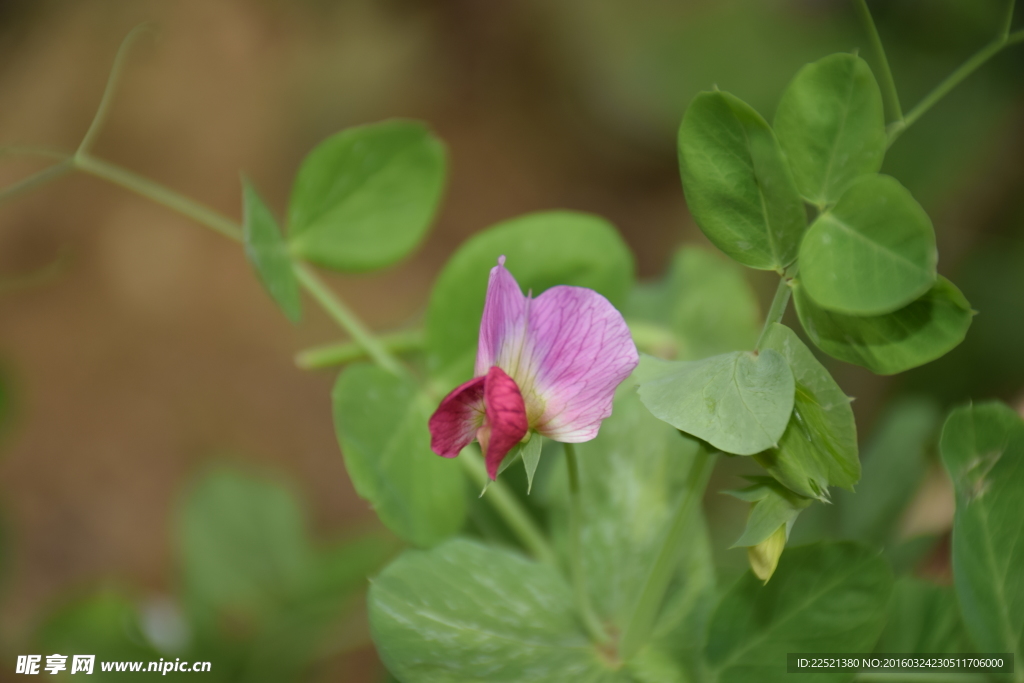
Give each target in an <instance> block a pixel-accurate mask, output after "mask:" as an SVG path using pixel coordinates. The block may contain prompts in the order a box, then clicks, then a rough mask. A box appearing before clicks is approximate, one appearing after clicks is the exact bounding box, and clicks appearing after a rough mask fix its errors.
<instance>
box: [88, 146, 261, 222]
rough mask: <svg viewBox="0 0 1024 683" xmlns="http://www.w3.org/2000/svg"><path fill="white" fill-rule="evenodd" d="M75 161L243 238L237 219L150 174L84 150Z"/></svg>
mask: <svg viewBox="0 0 1024 683" xmlns="http://www.w3.org/2000/svg"><path fill="white" fill-rule="evenodd" d="M74 165H75V168H77V169H79V170H81V171H83V172H85V173H88V174H89V175H92V176H95V177H97V178H102V179H103V180H106V181H108V182H111V183H113V184H115V185H118V186H120V187H123V188H124V189H126V190H130V191H132V192H134V193H135V194H138V195H141V196H143V197H145V198H146V199H149V200H151V201H153V202H156V203H157V204H160V205H162V206H166V207H167V208H168V209H171V210H173V211H177V212H178V213H180V214H182V215H184V216H188V217H189V218H191V219H192V220H194V221H195V222H197V223H200V224H201V225H205V226H206V227H208V228H210V229H211V230H214V231H216V232H219V233H220V234H222V235H224V236H225V237H228V238H230V239H233V240H235V241H236V242H241V241H242V229H241V228H240V227H239V226H238V223H236V222H235V221H233V220H231V219H230V218H228V217H227V216H225V215H224V214H222V213H220V212H219V211H215V210H214V209H211V208H210V207H208V206H205V205H203V204H200V203H199V202H197V201H195V200H192V199H189V198H188V197H186V196H185V195H183V194H179V193H177V192H175V191H174V190H171V189H169V188H167V187H164V186H163V185H160V184H159V183H154V182H153V181H152V180H149V179H148V178H143V177H142V176H140V175H138V174H136V173H133V172H131V171H129V170H127V169H124V168H121V167H120V166H115V165H114V164H110V163H107V162H106V161H101V160H99V159H97V158H95V157H92V156H90V155H88V154H84V153H82V154H76V155H75V156H74Z"/></svg>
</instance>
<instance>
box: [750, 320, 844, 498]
mask: <svg viewBox="0 0 1024 683" xmlns="http://www.w3.org/2000/svg"><path fill="white" fill-rule="evenodd" d="M761 348H762V350H763V349H773V350H775V351H778V352H779V353H780V354H782V356H783V358H785V359H786V362H787V363H788V364H789V368H790V370H792V371H793V378H794V379H795V381H796V392H795V397H794V401H793V415H792V417H790V419H789V424H788V425H787V426H786V431H785V433H784V434H783V435H782V438H781V439H780V440H779V445H778V448H773V449H771V450H770V451H767V452H765V453H761V454H759V455H757V456H756V457H757V461H758V462H759V463H761V466H762V467H764V468H765V469H766V470H768V472H769V473H770V474H771V475H772V476H773V477H775V478H776V479H778V480H779V481H780V482H782V484H784V485H785V486H787V487H789V488H790V489H791V490H793V491H795V492H797V493H799V494H800V495H802V496H807V497H808V498H818V499H820V500H828V487H829V486H839V487H842V488H845V489H851V490H852V489H853V485H854V484H856V483H857V480H858V479H860V461H859V460H858V458H857V425H856V423H855V422H854V419H853V410H852V409H851V408H850V399H849V397H847V395H846V394H845V393H844V392H843V390H842V389H840V388H839V385H838V384H836V381H835V380H834V379H832V375H830V374H829V372H828V370H826V369H825V368H824V367H823V366H822V364H821V363H819V362H818V360H817V359H816V358H815V357H814V354H812V353H811V351H810V349H808V348H807V347H806V346H804V343H803V342H802V341H800V339H799V337H797V336H796V333H795V332H793V330H791V329H789V328H788V327H786V326H784V325H780V324H778V323H773V324H772V325H771V327H770V328H769V329H768V332H767V334H766V335H765V338H764V339H763V340H762V341H761Z"/></svg>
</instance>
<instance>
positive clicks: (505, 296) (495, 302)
mask: <svg viewBox="0 0 1024 683" xmlns="http://www.w3.org/2000/svg"><path fill="white" fill-rule="evenodd" d="M526 314H527V299H526V297H525V296H523V292H522V290H520V289H519V283H518V282H516V279H515V278H514V277H512V274H511V273H509V272H508V271H507V270H505V257H504V256H502V257H500V258H499V259H498V265H496V266H494V267H493V268H491V277H490V280H489V281H488V282H487V298H486V299H485V300H484V315H483V318H482V319H481V321H480V342H479V345H478V347H477V353H476V369H475V374H476V376H477V377H482V376H483V375H486V374H487V372H488V371H489V370H490V369H491V368H492V367H493V366H495V365H498V366H500V367H502V368H504V369H505V371H506V372H512V367H513V366H514V365H515V364H516V363H517V359H518V357H519V354H520V352H521V350H522V347H523V342H524V338H525V337H524V336H525V333H526Z"/></svg>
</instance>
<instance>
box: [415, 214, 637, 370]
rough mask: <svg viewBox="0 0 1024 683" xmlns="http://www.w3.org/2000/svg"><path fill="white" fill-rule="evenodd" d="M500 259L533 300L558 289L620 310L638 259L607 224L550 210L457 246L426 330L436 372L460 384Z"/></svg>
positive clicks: (439, 285) (435, 294) (435, 293)
mask: <svg viewBox="0 0 1024 683" xmlns="http://www.w3.org/2000/svg"><path fill="white" fill-rule="evenodd" d="M502 255H504V256H505V257H506V262H505V267H506V268H508V269H509V271H510V272H511V273H512V275H514V276H515V278H516V280H517V281H518V282H519V286H520V287H521V288H522V290H523V291H524V292H527V291H532V292H533V295H534V296H537V295H539V294H540V293H541V292H543V291H544V290H545V289H548V288H550V287H554V286H555V285H575V286H577V287H588V288H590V289H593V290H596V291H597V292H599V293H601V294H603V295H604V296H605V297H606V298H607V299H608V300H609V301H611V302H612V304H614V305H615V306H618V307H621V306H622V305H623V304H624V303H625V300H626V296H627V295H628V294H629V291H630V288H631V287H632V286H633V255H632V253H631V252H630V251H629V248H628V247H627V246H626V244H625V242H623V241H622V238H621V237H620V236H619V233H618V232H617V231H616V230H615V228H614V227H613V226H612V224H611V223H609V222H608V221H606V220H604V219H603V218H598V217H597V216H592V215H589V214H585V213H576V212H573V211H545V212H542V213H533V214H528V215H525V216H520V217H519V218H513V219H511V220H508V221H504V222H502V223H499V224H497V225H495V226H493V227H491V228H488V229H487V230H485V231H483V232H481V233H479V234H477V235H474V236H473V237H471V238H470V239H469V240H467V241H466V242H465V243H464V244H463V245H462V246H461V247H459V250H458V251H457V252H455V255H454V256H452V257H451V259H449V260H448V263H447V264H446V265H445V267H444V270H442V271H441V275H440V276H439V277H438V278H437V282H436V283H435V284H434V289H433V291H432V292H431V294H430V303H429V305H428V308H427V322H426V326H427V350H428V354H429V365H430V368H431V370H432V371H434V372H435V373H438V372H444V373H445V374H451V375H453V376H455V377H456V379H458V378H459V377H461V378H462V379H466V378H468V377H469V376H470V374H471V373H472V367H473V359H474V358H475V357H476V348H477V337H478V335H479V331H480V317H481V316H482V315H483V311H484V296H485V294H486V293H487V280H488V277H489V276H490V272H491V268H493V267H494V266H495V265H496V264H497V263H498V257H499V256H502ZM459 381H462V380H459Z"/></svg>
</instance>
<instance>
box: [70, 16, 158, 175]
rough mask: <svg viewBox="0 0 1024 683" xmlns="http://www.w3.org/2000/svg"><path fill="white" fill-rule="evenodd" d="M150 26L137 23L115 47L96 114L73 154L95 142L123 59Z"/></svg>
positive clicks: (111, 101) (76, 154) (122, 65)
mask: <svg viewBox="0 0 1024 683" xmlns="http://www.w3.org/2000/svg"><path fill="white" fill-rule="evenodd" d="M150 28H152V24H149V23H144V24H139V25H138V26H136V27H135V28H133V29H132V30H131V31H129V32H128V35H126V36H125V37H124V40H122V41H121V46H120V47H119V48H117V56H115V57H114V64H113V66H111V67H110V75H109V76H107V84H106V86H105V87H104V88H103V96H102V97H101V98H100V106H99V107H97V108H96V114H95V115H94V116H93V117H92V123H90V124H89V130H87V131H85V136H84V137H83V138H82V142H81V143H79V145H78V149H77V150H76V151H75V156H79V155H82V154H85V153H86V152H88V151H89V149H90V148H91V147H92V145H93V143H95V142H96V138H97V137H98V136H99V134H100V130H101V129H102V128H103V123H104V122H105V121H106V119H107V113H108V112H109V111H110V105H111V104H112V103H113V101H114V91H115V90H116V89H117V82H118V80H120V77H121V72H122V71H123V70H124V64H125V61H126V60H127V59H128V52H129V51H130V50H131V47H132V45H133V44H134V43H135V41H136V39H137V38H138V37H139V36H141V35H142V34H143V33H144V32H145V31H147V30H149V29H150Z"/></svg>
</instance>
